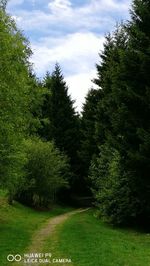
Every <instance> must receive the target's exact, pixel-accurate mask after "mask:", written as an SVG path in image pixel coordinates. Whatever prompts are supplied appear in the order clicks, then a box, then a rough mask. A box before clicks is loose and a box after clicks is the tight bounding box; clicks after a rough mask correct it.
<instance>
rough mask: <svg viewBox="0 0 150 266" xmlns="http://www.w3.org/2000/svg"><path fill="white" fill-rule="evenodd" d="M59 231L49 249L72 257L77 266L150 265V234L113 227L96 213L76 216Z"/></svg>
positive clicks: (59, 255)
mask: <svg viewBox="0 0 150 266" xmlns="http://www.w3.org/2000/svg"><path fill="white" fill-rule="evenodd" d="M57 229H58V231H57V237H56V236H55V237H54V239H48V241H47V243H46V245H45V248H48V247H49V248H50V249H51V250H52V252H53V253H54V254H53V256H55V257H60V258H64V257H67V258H71V259H72V262H73V263H72V265H73V266H150V235H149V234H146V233H140V232H137V231H134V230H127V229H126V230H125V229H124V230H123V229H116V228H113V227H111V226H109V225H106V224H104V223H103V222H101V221H100V220H98V219H97V218H96V217H94V215H93V211H92V210H90V211H88V212H85V213H81V214H76V215H73V216H72V217H70V218H69V219H68V220H67V221H66V222H65V223H64V224H63V225H61V226H58V228H57ZM55 265H56V264H55ZM63 265H69V264H63Z"/></svg>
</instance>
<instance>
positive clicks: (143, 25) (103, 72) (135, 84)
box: [92, 0, 150, 223]
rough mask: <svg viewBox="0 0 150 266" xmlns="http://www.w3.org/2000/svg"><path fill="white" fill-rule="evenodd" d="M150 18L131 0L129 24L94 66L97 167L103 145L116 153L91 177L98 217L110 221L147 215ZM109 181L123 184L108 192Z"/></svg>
mask: <svg viewBox="0 0 150 266" xmlns="http://www.w3.org/2000/svg"><path fill="white" fill-rule="evenodd" d="M149 16H150V2H149V1H140V0H139V1H133V7H132V11H131V21H130V22H129V23H126V25H124V26H123V27H122V28H121V31H120V30H119V31H116V33H115V35H113V36H112V37H113V38H112V47H111V46H109V47H111V50H110V53H106V52H107V51H108V49H107V50H106V47H105V51H104V54H105V57H104V59H105V60H103V61H102V64H101V65H100V66H99V67H98V71H99V72H98V79H97V83H98V84H99V85H100V86H101V88H102V91H103V98H102V100H101V101H100V102H99V104H98V116H99V120H98V117H97V121H98V123H97V133H98V134H99V136H100V134H101V135H102V136H103V143H101V146H100V157H99V165H97V166H96V168H97V169H101V168H102V162H103V156H104V154H103V152H102V150H103V149H104V148H105V147H107V149H108V150H110V151H111V150H114V152H113V154H114V155H113V156H112V157H109V156H108V159H107V163H105V168H106V169H105V171H106V172H107V178H104V179H103V175H102V174H101V176H98V175H97V176H95V178H96V180H97V182H96V184H98V186H97V189H96V190H95V196H96V198H97V197H98V198H99V200H100V203H101V204H100V205H99V207H100V211H101V212H102V213H103V214H102V215H104V216H105V218H108V217H109V218H110V219H111V220H113V222H114V223H118V221H119V222H120V223H131V222H138V221H140V222H141V221H143V222H144V220H145V221H146V220H148V219H149V217H150V196H149V195H150V189H149V188H150V182H149V171H150V168H149V167H150V161H149V153H150V145H149V143H150V126H149V125H150V123H149V122H150V121H149V117H150V107H149V102H150V97H149V96H150V94H149V91H150V78H149V66H150V54H149V47H150V31H149ZM103 145H104V146H103ZM115 154H118V155H117V156H119V158H120V159H119V160H118V168H119V169H120V170H119V171H120V174H117V172H116V174H115V175H114V174H113V175H112V174H111V172H109V171H108V169H109V168H110V166H111V165H114V160H115V156H116V155H115ZM105 158H106V156H105ZM93 169H95V168H93ZM94 171H95V170H94ZM96 172H97V173H98V172H99V171H95V172H93V173H95V174H96ZM92 176H93V174H92ZM117 176H118V177H117ZM92 178H93V177H92ZM98 180H99V182H98ZM110 180H111V182H110ZM113 180H115V184H116V185H117V184H118V185H119V184H121V186H120V185H119V186H118V185H117V186H118V190H116V188H115V187H114V185H110V187H109V191H108V190H107V188H108V186H107V185H109V184H114V183H112V181H113ZM117 186H116V187H117ZM121 187H122V189H121ZM116 191H117V192H116ZM122 193H123V194H122ZM110 195H111V196H110ZM119 199H122V200H119ZM109 206H111V211H110V208H109ZM108 210H109V211H108Z"/></svg>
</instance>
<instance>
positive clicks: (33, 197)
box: [17, 137, 70, 207]
mask: <svg viewBox="0 0 150 266" xmlns="http://www.w3.org/2000/svg"><path fill="white" fill-rule="evenodd" d="M25 147H26V148H25V149H26V153H27V162H26V165H25V172H26V178H25V182H24V186H22V187H21V188H20V190H19V191H18V193H17V198H18V199H19V200H21V201H23V202H24V203H28V204H29V205H34V206H40V207H47V206H48V205H49V204H53V203H54V202H56V199H57V193H58V192H59V190H60V189H61V188H64V187H68V179H69V176H70V169H69V164H68V161H67V157H66V156H64V155H63V154H61V153H60V151H59V150H58V149H56V148H55V146H54V145H53V143H52V142H44V141H42V140H40V139H39V138H35V137H34V138H32V139H29V140H26V141H25Z"/></svg>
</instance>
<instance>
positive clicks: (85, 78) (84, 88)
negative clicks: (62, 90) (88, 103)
mask: <svg viewBox="0 0 150 266" xmlns="http://www.w3.org/2000/svg"><path fill="white" fill-rule="evenodd" d="M95 77H96V70H94V69H93V70H91V71H90V72H85V73H81V74H76V75H72V76H68V77H67V78H66V82H67V85H68V86H69V93H70V95H71V97H72V99H75V100H76V101H75V104H74V106H75V107H76V110H77V111H78V112H81V110H82V106H83V103H84V102H85V96H86V94H87V92H88V90H89V89H90V88H91V87H94V84H93V82H92V80H93V78H95Z"/></svg>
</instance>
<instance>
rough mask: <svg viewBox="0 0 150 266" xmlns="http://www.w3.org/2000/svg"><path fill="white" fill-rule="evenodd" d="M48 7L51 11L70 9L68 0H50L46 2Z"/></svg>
mask: <svg viewBox="0 0 150 266" xmlns="http://www.w3.org/2000/svg"><path fill="white" fill-rule="evenodd" d="M48 7H49V8H50V9H51V11H52V12H57V11H58V10H59V11H60V10H64V11H67V10H70V8H71V3H70V1H69V0H51V1H50V3H49V4H48Z"/></svg>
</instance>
